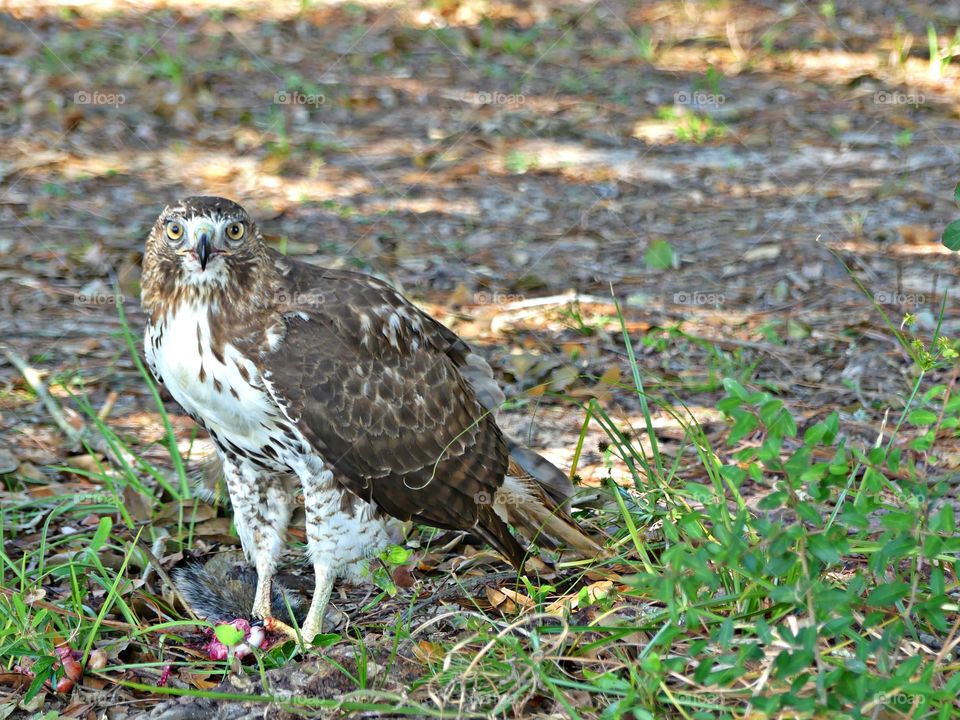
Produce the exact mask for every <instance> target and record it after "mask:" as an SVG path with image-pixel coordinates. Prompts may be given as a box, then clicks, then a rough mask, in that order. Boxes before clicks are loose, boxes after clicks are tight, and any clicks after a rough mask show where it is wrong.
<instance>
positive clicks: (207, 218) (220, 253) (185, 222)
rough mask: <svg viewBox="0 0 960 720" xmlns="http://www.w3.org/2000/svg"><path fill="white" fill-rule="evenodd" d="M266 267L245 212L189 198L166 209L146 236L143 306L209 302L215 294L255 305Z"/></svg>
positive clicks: (221, 201) (214, 200) (217, 200)
mask: <svg viewBox="0 0 960 720" xmlns="http://www.w3.org/2000/svg"><path fill="white" fill-rule="evenodd" d="M270 266H271V263H270V259H269V255H268V252H267V247H266V245H265V243H264V241H263V237H262V236H261V235H260V230H259V229H258V228H257V226H256V225H255V224H254V223H253V221H252V220H251V219H250V216H249V215H248V214H247V211H246V210H244V209H243V208H242V207H240V205H238V204H237V203H235V202H233V201H232V200H227V199H226V198H222V197H214V196H195V197H188V198H185V199H183V200H180V201H178V202H175V203H172V204H170V205H168V206H167V207H166V208H164V210H163V212H162V213H160V217H159V218H157V221H156V223H154V226H153V230H151V232H150V236H149V237H148V238H147V247H146V251H145V252H144V257H143V301H144V305H145V306H146V307H148V308H151V309H152V308H155V307H156V306H158V305H165V304H167V303H174V304H175V303H177V302H179V301H181V300H188V299H196V300H200V301H210V300H212V299H214V297H213V294H214V293H218V292H226V293H227V294H228V295H229V296H232V297H234V298H236V299H237V300H238V301H241V302H252V303H254V304H258V298H257V294H258V293H259V292H260V291H262V290H263V288H262V287H261V286H262V285H263V283H264V282H265V281H267V280H268V279H269V277H270V273H269V270H268V268H270Z"/></svg>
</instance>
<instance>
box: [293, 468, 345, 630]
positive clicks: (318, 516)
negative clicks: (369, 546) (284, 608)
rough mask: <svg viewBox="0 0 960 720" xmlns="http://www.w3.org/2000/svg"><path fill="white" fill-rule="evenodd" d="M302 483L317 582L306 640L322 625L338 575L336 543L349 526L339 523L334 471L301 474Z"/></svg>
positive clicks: (310, 547)
mask: <svg viewBox="0 0 960 720" xmlns="http://www.w3.org/2000/svg"><path fill="white" fill-rule="evenodd" d="M300 482H301V483H302V485H303V506H304V507H303V509H304V512H305V514H306V521H307V522H306V525H307V527H306V529H307V553H308V555H309V556H310V559H311V560H313V571H314V574H315V577H316V579H315V581H314V582H315V584H314V590H313V599H312V600H311V601H310V610H309V611H308V612H307V617H306V619H305V620H304V621H303V628H302V629H301V635H302V636H303V641H304V643H308V644H309V643H310V642H312V641H313V638H314V637H316V636H317V633H319V632H320V629H321V627H322V626H323V618H324V615H325V613H326V611H327V603H328V602H329V601H330V594H331V593H332V592H333V583H334V581H335V580H336V579H337V572H336V569H337V568H336V567H335V566H334V563H335V562H336V561H337V545H338V541H339V540H340V539H341V538H339V537H338V536H342V535H343V534H344V533H347V532H349V529H348V528H347V527H344V526H343V525H340V524H338V522H337V521H338V518H341V517H342V515H341V514H340V513H339V512H338V510H339V508H338V507H337V503H338V498H339V496H338V495H337V494H334V493H333V492H332V487H333V483H334V480H333V473H331V472H330V471H329V470H321V471H320V472H318V473H307V474H304V475H301V477H300Z"/></svg>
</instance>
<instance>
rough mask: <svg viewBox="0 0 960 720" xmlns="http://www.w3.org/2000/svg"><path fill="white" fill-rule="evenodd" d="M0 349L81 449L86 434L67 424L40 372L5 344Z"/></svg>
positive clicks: (75, 445)
mask: <svg viewBox="0 0 960 720" xmlns="http://www.w3.org/2000/svg"><path fill="white" fill-rule="evenodd" d="M0 347H2V348H3V354H4V355H6V357H7V360H9V361H10V364H11V365H13V366H14V367H15V368H16V369H17V370H19V371H20V374H21V375H22V376H23V379H24V381H25V382H26V383H27V385H29V386H30V389H31V390H33V391H34V392H35V393H36V394H37V397H38V398H40V401H41V402H42V403H43V405H44V407H45V408H46V409H47V412H48V413H50V417H52V418H53V421H54V422H55V423H56V425H57V427H58V428H60V430H61V432H63V434H64V435H66V436H67V438H69V440H70V442H71V443H73V445H74V447H75V448H77V447H80V445H81V444H82V443H83V440H84V438H85V435H86V433H84V431H83V430H78V429H77V428H75V427H74V426H73V425H71V424H70V423H69V422H67V419H66V418H65V417H64V415H63V410H61V409H60V404H59V403H58V402H57V401H56V400H54V399H53V396H51V395H50V393H49V392H47V386H46V384H44V382H43V380H41V379H40V373H39V371H38V370H37V369H36V368H33V367H31V366H30V365H28V364H27V362H26V360H24V359H23V358H22V357H20V355H18V354H17V352H16V351H15V350H14V349H13V348H11V347H10V346H9V345H6V344H4V345H2V346H0Z"/></svg>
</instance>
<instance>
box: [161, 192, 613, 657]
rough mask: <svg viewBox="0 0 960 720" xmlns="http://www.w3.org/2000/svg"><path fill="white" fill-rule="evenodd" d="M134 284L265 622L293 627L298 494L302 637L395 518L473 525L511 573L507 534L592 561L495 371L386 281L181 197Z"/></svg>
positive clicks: (238, 214)
mask: <svg viewBox="0 0 960 720" xmlns="http://www.w3.org/2000/svg"><path fill="white" fill-rule="evenodd" d="M142 285H143V292H142V298H143V300H142V302H143V307H144V310H145V311H146V313H147V315H148V323H147V329H146V335H145V340H144V342H145V349H146V357H147V361H148V364H149V366H150V369H151V371H152V372H153V374H154V376H155V377H156V378H157V380H158V381H160V382H161V383H163V384H164V385H165V386H166V387H167V389H168V390H169V391H170V393H171V394H172V395H173V397H174V398H175V399H176V400H177V402H179V403H180V405H182V406H183V408H184V409H185V410H186V411H187V412H188V413H189V414H190V415H191V416H192V417H193V418H194V420H196V421H197V422H198V423H199V424H200V425H202V426H203V427H204V428H206V430H207V432H209V434H210V437H211V438H212V439H213V442H214V443H215V445H216V447H217V451H218V454H219V456H220V459H221V461H222V464H223V469H224V475H225V478H226V485H227V489H228V491H229V494H230V499H231V502H232V504H233V508H234V514H235V524H236V527H237V531H238V533H239V535H240V540H241V543H242V545H243V549H244V552H245V553H246V555H247V557H248V559H249V560H250V561H251V562H252V563H253V564H254V565H255V567H256V570H257V576H258V582H257V592H256V600H255V602H254V607H253V609H252V612H253V615H254V617H257V618H263V619H264V620H265V621H267V622H266V624H267V626H268V627H275V628H277V629H279V630H282V631H285V632H292V631H291V630H290V628H288V627H285V626H284V625H283V624H282V623H280V622H279V621H276V620H273V619H272V618H271V608H270V597H271V578H272V576H273V574H274V571H275V568H276V562H277V558H278V555H279V553H280V550H281V548H282V546H283V544H284V542H285V532H286V529H287V523H288V521H289V518H290V509H291V501H292V499H293V498H294V497H295V496H296V494H297V493H298V492H299V491H300V490H301V489H302V492H303V497H304V506H305V511H306V522H307V543H308V551H309V556H310V559H311V561H312V562H313V566H314V570H315V572H316V589H315V593H314V597H313V602H312V603H311V606H310V610H309V612H308V614H307V617H306V619H305V621H304V624H303V628H302V637H303V638H304V640H306V641H307V642H309V641H310V640H311V639H312V638H313V636H314V635H315V634H316V633H317V632H319V630H320V625H321V621H322V619H323V615H324V610H325V608H326V604H327V600H328V599H329V597H330V591H331V589H332V586H333V583H334V581H335V580H336V578H338V577H342V576H344V575H347V576H350V575H355V574H357V573H356V569H357V568H358V567H359V566H358V563H359V562H360V561H362V560H363V559H364V558H367V557H369V556H371V555H374V554H376V553H378V552H380V551H381V550H383V549H384V548H385V547H386V545H387V544H388V542H389V536H390V522H391V518H399V519H401V520H411V519H412V520H414V521H416V522H419V523H423V524H426V525H432V526H435V527H439V528H447V529H455V530H470V531H471V532H473V533H475V534H477V535H479V536H480V537H482V538H483V539H485V540H486V541H487V542H489V543H490V544H491V545H492V546H493V547H494V548H496V549H497V550H499V551H500V552H501V553H502V554H503V555H504V556H505V557H506V558H507V559H509V561H510V562H511V563H512V564H513V565H514V566H515V567H517V568H518V569H522V568H523V564H524V556H525V551H524V548H523V546H521V545H520V543H519V542H518V541H517V539H516V538H515V537H514V536H513V535H512V534H511V532H510V530H509V529H508V524H510V525H513V526H514V527H515V528H516V529H517V530H518V531H520V532H521V533H522V534H524V535H525V536H527V537H528V538H530V539H532V540H536V541H537V542H539V543H540V544H542V545H544V544H545V545H548V546H556V545H557V544H559V543H563V544H566V545H569V546H572V547H573V548H575V549H576V550H578V551H579V552H581V553H585V554H588V555H596V554H599V553H600V552H601V549H600V547H599V546H598V545H597V544H596V543H595V542H594V541H593V540H591V539H590V538H588V537H587V536H586V535H584V534H583V533H582V532H581V531H580V529H579V528H578V526H577V525H576V523H575V522H574V521H573V520H571V519H570V517H569V515H567V513H566V512H565V511H564V510H563V509H562V508H561V505H562V504H563V503H564V501H566V500H567V499H568V498H569V496H570V493H571V488H570V485H569V482H568V481H567V480H566V478H565V477H564V475H563V474H562V473H561V472H560V471H559V470H557V468H555V467H554V466H552V465H550V464H549V463H548V462H547V461H546V460H544V459H543V458H541V457H540V456H539V455H537V454H536V453H534V452H532V451H531V450H528V449H526V448H523V447H521V446H518V445H515V444H513V443H508V441H506V440H505V439H504V436H503V433H502V432H501V431H500V429H499V427H498V426H497V423H496V420H495V418H494V414H493V413H494V411H495V410H496V408H497V406H498V405H499V404H500V403H501V402H502V401H503V393H502V392H501V391H500V388H499V387H498V386H497V384H496V382H495V381H494V380H493V377H492V373H491V370H490V367H489V365H487V363H486V362H485V361H484V360H483V359H482V358H480V357H479V356H478V355H476V354H474V353H473V352H471V350H470V348H469V347H468V346H467V344H466V343H465V342H464V341H462V340H461V339H460V338H459V337H457V336H456V335H455V334H454V333H453V332H451V331H450V330H448V329H447V328H446V327H444V326H443V325H441V324H440V323H438V322H437V321H436V320H434V319H433V318H431V317H430V316H428V315H426V314H425V313H423V312H422V311H420V310H419V309H418V308H416V307H415V306H414V305H412V304H411V303H410V302H408V301H407V300H406V299H404V298H403V297H402V296H401V295H400V294H399V293H397V292H396V291H395V290H394V289H393V288H391V287H390V286H389V285H387V284H386V283H384V282H382V281H380V280H377V279H375V278H372V277H369V276H366V275H363V274H359V273H353V272H345V271H340V270H330V269H326V268H322V267H316V266H313V265H308V264H306V263H302V262H298V261H296V260H292V259H290V258H287V257H284V256H282V255H280V254H278V253H276V252H275V251H273V250H271V249H269V248H268V247H267V246H266V244H265V243H264V241H263V238H262V236H261V234H260V231H259V229H258V228H257V226H256V225H255V224H254V223H253V221H252V220H251V219H250V217H249V216H248V215H247V213H246V212H245V211H244V209H243V208H242V207H240V206H239V205H237V204H236V203H234V202H231V201H230V200H226V199H224V198H219V197H191V198H187V199H185V200H183V201H181V202H178V203H174V204H173V205H170V206H169V207H167V208H166V209H165V210H164V211H163V213H161V215H160V217H159V218H158V219H157V222H156V224H155V225H154V227H153V230H152V231H151V233H150V236H149V238H148V239H147V245H146V253H145V255H144V261H143V282H142Z"/></svg>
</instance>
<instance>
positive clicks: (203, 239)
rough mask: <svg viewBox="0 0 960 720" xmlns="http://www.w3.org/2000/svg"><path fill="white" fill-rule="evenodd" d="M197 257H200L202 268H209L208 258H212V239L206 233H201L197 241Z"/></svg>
mask: <svg viewBox="0 0 960 720" xmlns="http://www.w3.org/2000/svg"><path fill="white" fill-rule="evenodd" d="M197 257H198V258H199V259H200V269H201V270H206V269H207V260H209V259H210V241H209V240H208V239H207V236H206V235H201V236H200V239H199V240H198V241H197Z"/></svg>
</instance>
